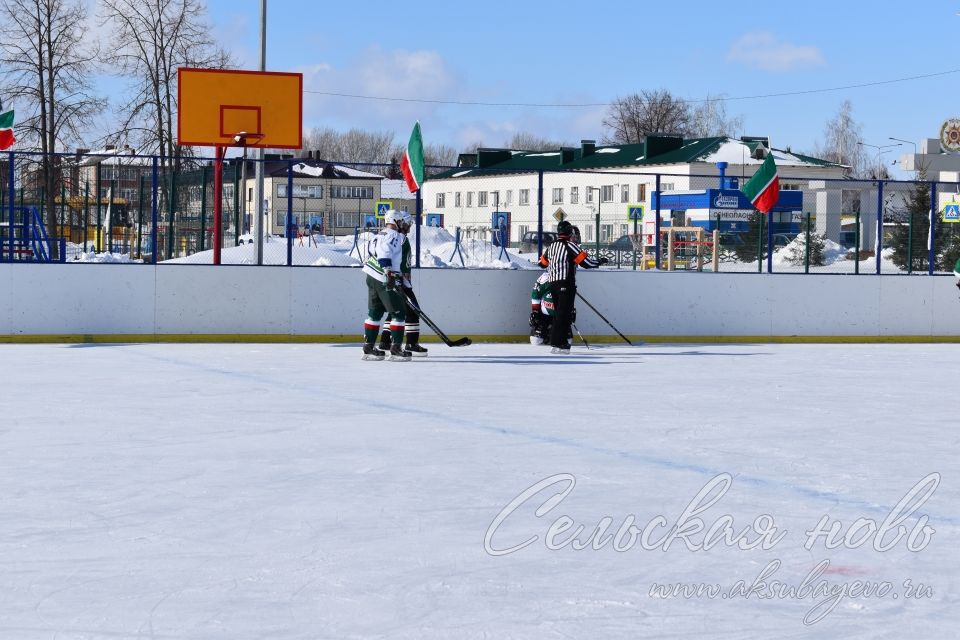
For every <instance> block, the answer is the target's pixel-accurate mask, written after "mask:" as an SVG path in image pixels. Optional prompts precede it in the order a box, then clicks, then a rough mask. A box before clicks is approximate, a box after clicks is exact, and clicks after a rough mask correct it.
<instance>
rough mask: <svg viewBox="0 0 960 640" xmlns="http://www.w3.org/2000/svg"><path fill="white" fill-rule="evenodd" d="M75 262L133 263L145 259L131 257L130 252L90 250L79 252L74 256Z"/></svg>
mask: <svg viewBox="0 0 960 640" xmlns="http://www.w3.org/2000/svg"><path fill="white" fill-rule="evenodd" d="M73 261H74V262H100V263H113V264H120V263H131V262H140V263H142V262H143V260H134V259H133V258H131V257H130V254H129V253H109V252H103V253H97V252H96V251H88V252H86V253H83V252H81V253H78V254H77V255H76V256H74V258H73Z"/></svg>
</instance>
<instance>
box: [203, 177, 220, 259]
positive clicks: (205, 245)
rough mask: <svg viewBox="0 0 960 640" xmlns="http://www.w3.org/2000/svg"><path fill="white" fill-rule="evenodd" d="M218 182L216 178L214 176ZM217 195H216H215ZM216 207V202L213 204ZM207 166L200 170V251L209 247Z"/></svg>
mask: <svg viewBox="0 0 960 640" xmlns="http://www.w3.org/2000/svg"><path fill="white" fill-rule="evenodd" d="M213 182H214V184H216V182H217V181H216V178H214V181H213ZM214 197H216V195H214ZM213 206H214V207H216V206H217V205H216V203H214V205H213ZM215 235H216V232H214V236H215ZM212 239H213V238H211V240H212ZM206 240H207V166H206V165H204V167H203V169H201V170H200V251H206V249H207V242H206Z"/></svg>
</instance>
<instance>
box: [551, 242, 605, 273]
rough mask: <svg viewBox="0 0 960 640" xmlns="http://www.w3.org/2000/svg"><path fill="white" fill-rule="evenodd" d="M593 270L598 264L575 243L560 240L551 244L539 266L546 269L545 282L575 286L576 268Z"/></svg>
mask: <svg viewBox="0 0 960 640" xmlns="http://www.w3.org/2000/svg"><path fill="white" fill-rule="evenodd" d="M578 265H579V266H581V267H583V268H584V269H595V268H597V267H599V266H600V263H599V262H597V261H596V260H594V259H593V258H590V257H589V256H587V252H586V251H584V250H583V249H582V248H580V245H578V244H577V243H576V242H573V241H571V240H566V239H564V238H560V239H558V240H556V241H555V242H553V244H551V245H550V246H549V247H547V250H546V251H545V252H544V254H543V255H542V256H540V266H542V267H546V268H547V280H549V281H550V282H567V283H569V284H575V283H576V279H577V275H576V273H577V266H578Z"/></svg>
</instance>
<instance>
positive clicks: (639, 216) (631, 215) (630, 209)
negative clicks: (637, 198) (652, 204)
mask: <svg viewBox="0 0 960 640" xmlns="http://www.w3.org/2000/svg"><path fill="white" fill-rule="evenodd" d="M627 220H643V205H642V204H628V205H627Z"/></svg>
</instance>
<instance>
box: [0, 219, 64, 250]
mask: <svg viewBox="0 0 960 640" xmlns="http://www.w3.org/2000/svg"><path fill="white" fill-rule="evenodd" d="M51 242H57V243H59V251H58V252H57V255H58V256H59V258H58V262H63V261H64V260H65V258H66V241H65V240H64V239H63V238H53V239H51V238H50V237H49V236H48V235H47V229H46V227H45V226H44V224H43V216H41V215H40V210H39V208H37V207H16V208H14V209H13V219H12V220H8V221H6V222H5V223H4V224H3V225H0V261H3V262H52V261H53V259H52V258H51V256H52V255H53V252H52V251H51V250H50V249H51V247H50V243H51Z"/></svg>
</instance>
